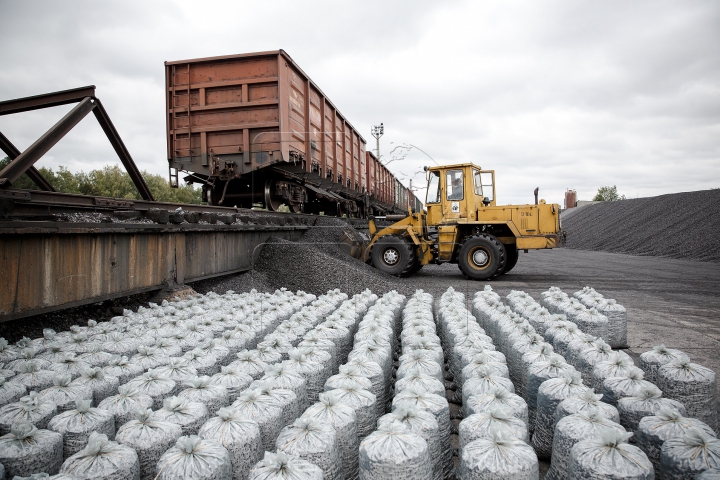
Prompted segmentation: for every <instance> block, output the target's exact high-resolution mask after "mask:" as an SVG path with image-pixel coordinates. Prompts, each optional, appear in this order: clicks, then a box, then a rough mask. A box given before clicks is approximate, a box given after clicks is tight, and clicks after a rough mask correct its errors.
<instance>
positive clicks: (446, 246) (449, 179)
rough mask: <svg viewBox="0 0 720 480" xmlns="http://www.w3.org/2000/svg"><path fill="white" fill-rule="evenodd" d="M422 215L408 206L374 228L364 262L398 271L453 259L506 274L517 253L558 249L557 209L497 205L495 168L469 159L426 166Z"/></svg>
mask: <svg viewBox="0 0 720 480" xmlns="http://www.w3.org/2000/svg"><path fill="white" fill-rule="evenodd" d="M425 170H426V172H427V179H428V190H427V199H426V204H425V205H426V210H427V211H426V212H414V213H413V212H412V211H408V216H407V217H405V218H403V219H402V220H400V221H398V222H396V223H394V224H392V225H390V226H389V227H385V228H383V229H382V230H380V231H378V230H377V227H376V225H375V222H374V219H372V218H371V219H370V222H369V223H370V225H369V228H370V237H371V241H370V243H369V244H368V246H367V248H365V249H364V253H363V257H362V259H363V260H364V261H366V262H368V263H371V264H372V265H374V266H375V267H376V268H378V269H380V270H382V271H385V272H387V273H390V274H393V275H399V276H404V275H408V274H411V273H413V272H416V271H418V270H419V269H420V268H422V267H423V266H424V265H427V264H429V263H446V262H450V263H457V264H458V266H459V268H460V270H461V271H462V272H463V274H465V276H467V277H468V278H471V279H474V280H486V279H490V278H494V277H496V276H497V275H501V274H503V273H507V272H509V271H510V270H511V269H512V268H513V267H514V266H515V263H516V262H517V260H518V254H519V251H520V250H525V251H527V250H531V249H546V248H555V247H561V246H563V245H564V243H565V232H563V231H562V229H561V226H560V206H559V205H558V204H547V203H545V200H540V201H539V202H538V204H537V205H501V206H498V205H497V203H496V196H495V172H494V171H493V170H482V169H481V168H480V167H478V166H475V165H473V164H471V163H461V164H456V165H445V166H437V167H426V168H425Z"/></svg>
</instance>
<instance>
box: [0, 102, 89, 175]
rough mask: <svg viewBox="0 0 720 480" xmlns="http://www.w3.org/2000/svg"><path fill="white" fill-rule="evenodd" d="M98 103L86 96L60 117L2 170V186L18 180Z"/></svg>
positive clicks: (0, 172) (0, 173)
mask: <svg viewBox="0 0 720 480" xmlns="http://www.w3.org/2000/svg"><path fill="white" fill-rule="evenodd" d="M96 105H97V103H96V101H95V99H94V98H92V97H85V99H84V100H82V101H81V102H80V103H78V104H77V105H76V106H75V108H73V109H72V110H70V111H69V112H68V113H67V115H65V116H64V117H63V118H61V119H60V121H59V122H57V123H56V124H55V125H53V126H52V128H50V130H48V131H47V132H45V134H44V135H43V136H42V137H40V138H39V139H37V140H36V141H35V143H33V144H32V145H30V146H29V147H28V148H27V150H25V151H24V152H22V153H21V154H20V155H19V156H18V157H17V158H16V159H15V160H13V161H11V162H10V163H9V164H8V166H6V167H5V168H4V169H3V170H2V171H0V188H8V187H9V186H10V185H11V184H12V183H13V182H15V181H17V179H18V178H20V176H21V175H22V174H23V173H25V172H26V171H27V170H28V169H30V167H32V166H33V165H34V164H35V162H37V161H38V160H39V159H40V157H42V156H43V155H45V153H47V151H48V150H50V149H51V148H52V147H53V146H54V145H55V144H56V143H57V142H59V141H60V139H62V138H63V137H64V136H65V135H66V134H67V133H68V132H69V131H70V130H72V128H73V127H74V126H75V125H77V124H78V122H80V120H82V119H83V118H85V115H87V114H88V113H90V111H91V110H93V109H94V108H95V107H96Z"/></svg>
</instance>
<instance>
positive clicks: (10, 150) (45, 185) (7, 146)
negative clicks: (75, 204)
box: [0, 132, 57, 192]
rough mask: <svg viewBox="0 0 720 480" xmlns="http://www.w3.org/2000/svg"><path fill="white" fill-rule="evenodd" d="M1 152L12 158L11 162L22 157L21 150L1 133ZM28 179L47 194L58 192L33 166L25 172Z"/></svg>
mask: <svg viewBox="0 0 720 480" xmlns="http://www.w3.org/2000/svg"><path fill="white" fill-rule="evenodd" d="M0 150H2V151H3V152H5V154H6V155H7V156H8V157H9V158H10V160H15V159H16V158H17V157H19V156H20V150H18V149H17V147H15V145H13V144H12V142H11V141H10V140H8V139H7V137H6V136H5V135H3V134H2V132H0ZM25 173H26V174H27V176H28V177H30V180H32V181H33V182H34V183H35V185H37V186H38V187H39V188H40V190H43V191H45V192H56V191H57V190H55V188H54V187H53V186H52V185H50V182H48V181H47V180H46V179H45V177H43V176H42V173H40V172H39V171H38V169H37V168H35V167H34V166H31V167H30V168H28V169H27V171H26V172H25Z"/></svg>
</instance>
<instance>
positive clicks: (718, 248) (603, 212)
mask: <svg viewBox="0 0 720 480" xmlns="http://www.w3.org/2000/svg"><path fill="white" fill-rule="evenodd" d="M562 222H563V228H564V229H565V230H566V231H567V233H568V236H567V246H568V247H569V248H576V249H579V250H595V251H601V252H614V253H629V254H631V255H649V256H658V257H672V258H686V259H690V260H699V261H704V262H720V236H718V235H717V231H718V230H719V229H720V189H715V190H702V191H699V192H685V193H675V194H669V195H660V196H658V197H648V198H638V199H633V200H620V201H616V202H601V203H596V204H592V205H586V206H583V207H579V208H571V209H569V210H565V211H564V212H563V213H562Z"/></svg>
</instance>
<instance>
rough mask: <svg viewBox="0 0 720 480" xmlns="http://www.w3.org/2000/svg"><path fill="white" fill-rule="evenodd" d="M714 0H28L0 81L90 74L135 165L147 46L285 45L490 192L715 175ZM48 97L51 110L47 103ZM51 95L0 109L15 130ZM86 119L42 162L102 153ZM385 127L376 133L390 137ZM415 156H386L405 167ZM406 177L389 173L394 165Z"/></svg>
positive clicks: (347, 101)
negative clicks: (475, 175)
mask: <svg viewBox="0 0 720 480" xmlns="http://www.w3.org/2000/svg"><path fill="white" fill-rule="evenodd" d="M717 25H720V5H718V4H717V3H715V2H706V1H702V0H697V1H695V0H691V1H684V2H671V1H637V2H624V1H619V0H612V1H606V2H574V1H569V0H566V1H547V2H533V1H517V2H512V1H511V2H489V1H480V2H477V1H453V2H430V1H422V2H387V1H385V2H380V1H363V2H360V1H352V2H329V1H326V2H321V1H308V2H290V1H280V2H202V3H199V2H170V1H153V2H140V1H123V2H91V1H85V2H79V1H69V2H50V1H47V2H35V1H26V2H20V1H8V2H3V4H2V6H0V28H2V31H3V37H2V40H0V45H1V46H2V48H0V60H2V64H3V69H2V70H0V99H6V98H16V97H20V96H25V95H32V94H36V93H41V92H46V91H54V90H61V89H65V88H72V87H76V86H80V85H86V84H95V85H97V87H98V96H99V97H100V98H101V99H102V101H103V103H104V104H105V107H106V108H107V109H108V111H109V113H110V115H111V117H112V118H113V121H114V122H115V124H116V126H117V128H118V130H119V131H120V133H121V135H122V136H123V139H124V140H125V143H126V144H127V146H128V148H129V150H130V152H131V153H132V155H133V156H134V158H135V159H136V161H137V163H138V164H139V165H140V167H141V168H143V169H147V170H149V171H151V172H153V173H159V174H163V175H164V174H166V171H167V164H166V159H165V156H166V153H165V152H166V147H165V118H164V113H163V112H164V94H163V86H164V68H163V61H165V60H179V59H185V58H194V57H203V56H214V55H224V54H232V53H244V52H251V51H262V50H274V49H278V48H283V49H285V50H286V51H287V52H288V53H289V54H290V55H291V56H292V57H293V59H295V61H296V62H297V63H298V64H299V65H300V66H301V67H302V68H303V69H304V70H305V72H306V73H307V74H308V75H310V76H311V78H313V80H314V81H315V82H316V83H317V84H318V85H319V86H320V87H321V88H322V89H323V91H324V92H325V93H326V94H327V95H328V96H329V97H330V98H331V99H332V100H333V102H334V103H335V104H336V105H337V106H338V107H339V109H340V110H341V111H342V112H343V114H344V115H345V116H346V117H347V118H348V119H349V120H350V121H351V122H352V123H353V125H354V126H355V127H356V128H357V129H358V130H360V131H361V133H363V135H364V136H365V138H366V140H368V148H372V145H373V143H371V142H370V140H374V139H372V137H371V136H370V134H369V130H370V126H371V125H373V124H376V123H379V122H381V121H382V122H384V123H385V126H386V134H385V136H384V137H383V139H382V147H381V148H382V150H383V152H385V153H387V152H389V151H390V149H391V147H392V146H394V145H398V144H402V143H407V144H414V145H417V146H418V147H420V148H422V149H423V150H424V151H426V152H427V153H428V154H429V155H431V156H432V157H433V158H434V159H435V160H437V161H438V162H440V163H443V162H460V161H473V162H475V163H477V164H480V165H482V166H483V167H484V168H491V169H495V170H496V172H497V176H498V197H499V199H500V201H501V202H507V203H511V202H529V201H531V200H532V190H533V189H534V188H535V187H536V186H540V188H541V195H542V196H543V197H544V198H547V199H548V201H553V202H559V203H562V198H563V192H564V190H565V189H566V188H576V189H577V190H578V194H579V197H580V198H583V199H585V198H590V197H592V196H593V195H594V193H595V191H596V190H597V188H598V187H599V186H602V185H615V184H616V185H617V186H618V189H619V190H620V192H621V193H625V194H626V195H628V196H630V197H634V196H637V195H639V196H648V195H657V194H662V193H669V192H678V191H691V190H698V189H705V188H712V187H720V184H718V180H717V179H718V178H720V145H719V144H718V140H717V139H718V138H720V57H719V56H718V55H717V52H718V51H720V29H718V28H717ZM63 109H64V110H63ZM67 110H68V108H66V107H58V108H56V109H52V110H49V111H42V112H31V113H27V114H22V115H14V116H11V117H0V131H3V132H4V133H5V134H6V135H7V136H8V137H9V138H11V140H13V141H14V142H15V143H16V144H17V146H18V147H20V148H24V147H27V146H28V145H29V144H30V143H31V142H32V141H34V140H35V139H36V138H37V137H38V136H39V135H40V134H42V132H43V131H45V130H46V129H47V128H48V127H49V126H51V125H52V124H53V123H54V122H55V121H56V120H57V119H59V118H60V117H61V116H62V114H63V112H64V111H67ZM93 122H94V120H92V119H87V120H85V121H84V122H83V123H82V124H81V125H80V126H79V128H78V129H77V131H73V132H72V133H71V134H70V135H68V137H67V138H65V139H63V141H62V142H61V143H59V144H58V145H57V146H56V147H55V148H53V150H51V152H49V153H48V155H47V156H46V158H44V159H43V160H41V163H40V164H41V165H47V166H53V167H57V166H58V165H66V166H69V167H70V168H71V169H80V168H82V169H85V170H89V169H91V168H96V167H97V166H100V165H103V164H107V163H111V162H116V161H117V160H116V158H115V156H114V153H113V151H112V149H111V148H110V146H109V145H108V144H107V141H106V140H105V139H104V137H103V136H102V133H101V131H100V129H99V128H98V127H97V125H94V124H93ZM390 142H393V144H392V145H391V144H390ZM428 163H431V161H430V159H428V158H427V157H426V156H425V155H424V154H423V153H421V152H420V151H418V150H411V151H410V152H409V153H408V155H407V157H406V158H405V159H404V160H402V161H396V162H393V163H391V164H390V168H391V169H392V170H393V171H396V172H398V173H399V174H402V175H403V178H404V179H407V178H410V177H412V176H413V175H414V180H413V182H414V183H413V184H414V185H418V184H421V183H422V182H423V176H422V175H421V174H418V172H420V171H421V168H422V165H424V164H428ZM405 181H406V180H405Z"/></svg>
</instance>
